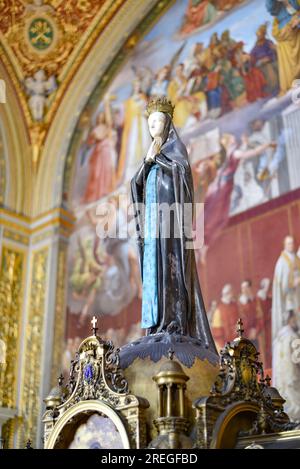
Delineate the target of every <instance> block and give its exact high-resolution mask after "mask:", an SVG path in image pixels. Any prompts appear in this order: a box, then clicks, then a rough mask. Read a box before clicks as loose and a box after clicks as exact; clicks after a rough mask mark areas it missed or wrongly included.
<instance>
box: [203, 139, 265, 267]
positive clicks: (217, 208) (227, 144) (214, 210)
mask: <svg viewBox="0 0 300 469" xmlns="http://www.w3.org/2000/svg"><path fill="white" fill-rule="evenodd" d="M245 138H246V137H243V139H244V140H245ZM247 142H248V141H246V142H245V141H243V142H242V145H241V144H240V145H239V143H238V141H237V139H236V138H235V136H234V135H231V134H225V135H223V137H222V139H221V144H222V146H223V147H224V149H225V151H226V155H227V156H226V159H225V162H224V164H223V165H222V166H221V167H220V169H219V170H218V173H217V176H216V178H215V180H214V181H213V182H212V183H211V184H210V186H209V188H208V191H207V194H206V197H205V200H204V216H205V227H204V241H205V246H204V249H203V254H205V252H206V250H207V248H208V246H212V245H213V243H214V242H215V241H216V239H217V238H218V236H219V235H220V233H221V231H222V229H223V228H224V227H225V226H226V225H227V222H228V219H229V213H230V205H231V194H232V190H233V187H234V175H235V172H236V170H237V168H238V166H239V163H240V161H241V160H246V159H248V158H253V157H257V156H260V155H261V154H262V153H264V152H265V151H266V149H267V148H269V147H271V146H272V145H273V143H264V144H262V145H259V146H257V147H256V148H255V149H250V150H247V149H245V146H246V144H247ZM203 261H204V258H203Z"/></svg>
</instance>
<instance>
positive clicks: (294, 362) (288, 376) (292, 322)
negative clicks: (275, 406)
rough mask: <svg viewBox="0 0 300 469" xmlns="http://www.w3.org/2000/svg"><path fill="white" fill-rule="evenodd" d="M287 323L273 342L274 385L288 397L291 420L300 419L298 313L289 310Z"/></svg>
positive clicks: (287, 402)
mask: <svg viewBox="0 0 300 469" xmlns="http://www.w3.org/2000/svg"><path fill="white" fill-rule="evenodd" d="M285 316H286V325H284V326H282V327H281V329H280V330H279V331H278V334H277V337H276V339H275V341H274V343H273V368H272V378H273V386H275V387H276V388H277V389H278V391H279V392H280V394H281V396H282V397H283V398H284V399H286V403H285V411H286V412H287V413H288V415H289V417H290V418H291V420H294V421H297V420H299V419H300V392H299V389H300V359H299V346H300V331H299V323H298V321H297V315H296V314H295V312H294V311H293V310H290V311H287V312H286V314H285Z"/></svg>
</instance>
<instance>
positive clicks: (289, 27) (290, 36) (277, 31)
mask: <svg viewBox="0 0 300 469" xmlns="http://www.w3.org/2000/svg"><path fill="white" fill-rule="evenodd" d="M266 7H267V10H268V12H269V13H270V14H271V15H272V16H274V17H275V19H274V23H273V36H274V38H275V39H276V41H277V54H278V67H279V80H280V89H281V92H282V93H286V92H287V91H288V90H290V89H291V87H292V84H293V81H294V80H295V79H297V78H300V3H299V1H298V0H281V1H279V0H266Z"/></svg>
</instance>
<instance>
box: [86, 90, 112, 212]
mask: <svg viewBox="0 0 300 469" xmlns="http://www.w3.org/2000/svg"><path fill="white" fill-rule="evenodd" d="M104 107H105V109H104V112H100V113H99V114H98V116H97V120H96V126H95V127H94V129H93V130H92V131H91V133H90V135H89V136H88V139H87V145H88V146H91V147H92V153H91V155H90V158H89V173H88V179H87V182H86V189H85V193H84V196H83V203H85V204H89V203H91V202H96V201H97V200H100V199H101V198H102V197H104V196H106V195H108V194H109V193H110V192H111V191H112V190H113V189H114V187H115V166H116V158H117V154H116V148H115V145H116V141H117V135H116V132H115V130H114V128H113V121H112V114H111V110H110V105H109V102H108V99H105V100H104Z"/></svg>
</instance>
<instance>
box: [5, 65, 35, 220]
mask: <svg viewBox="0 0 300 469" xmlns="http://www.w3.org/2000/svg"><path fill="white" fill-rule="evenodd" d="M0 77H1V78H2V79H4V80H5V82H6V103H2V104H0V127H1V130H0V131H1V137H2V144H3V152H4V158H5V165H6V168H5V173H6V185H7V188H6V194H4V197H3V198H4V200H3V201H2V204H4V205H5V206H7V207H9V208H12V209H14V210H15V211H16V212H23V211H24V206H25V205H26V204H27V205H28V204H30V201H31V193H32V186H33V183H30V182H31V174H32V171H31V165H30V151H29V150H30V142H29V135H28V130H27V128H26V125H25V120H24V116H23V113H22V107H21V105H20V102H19V99H18V96H17V93H16V88H15V86H14V83H13V82H11V80H10V78H9V76H8V73H7V69H6V68H5V67H3V63H1V60H0ZM26 183H27V186H26V190H25V184H26Z"/></svg>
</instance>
